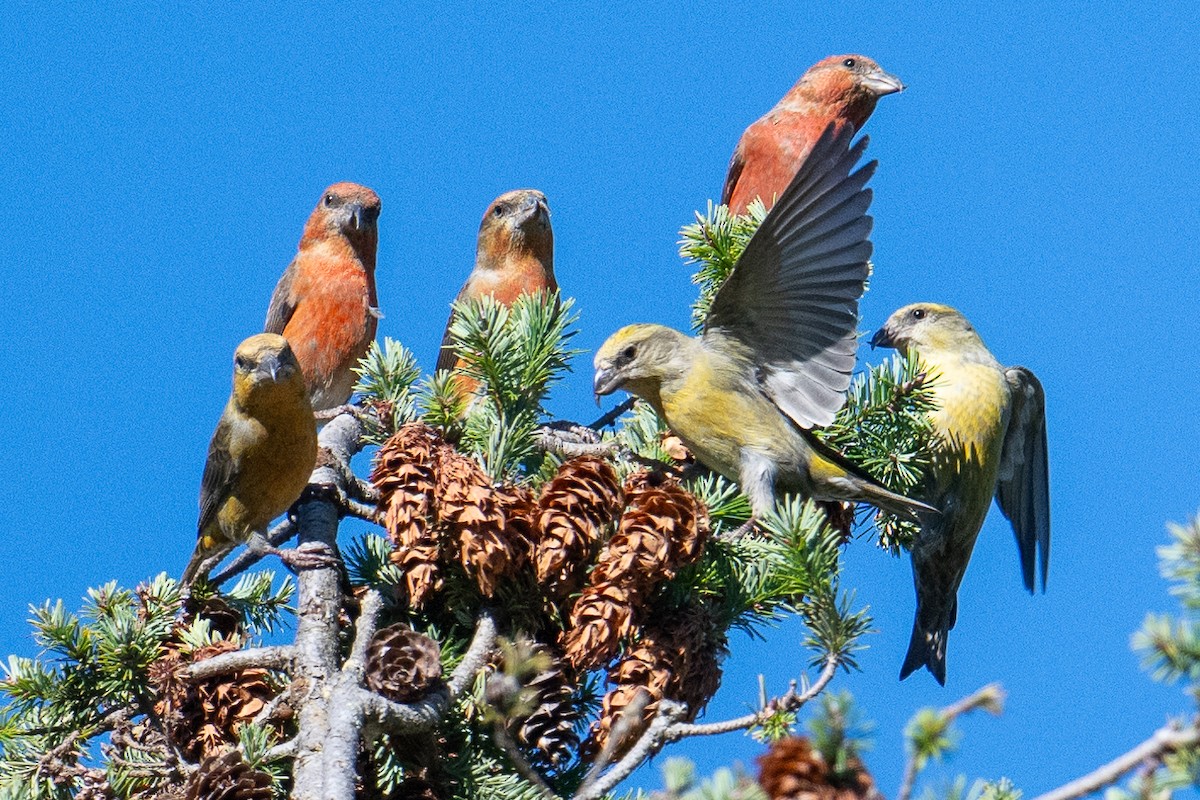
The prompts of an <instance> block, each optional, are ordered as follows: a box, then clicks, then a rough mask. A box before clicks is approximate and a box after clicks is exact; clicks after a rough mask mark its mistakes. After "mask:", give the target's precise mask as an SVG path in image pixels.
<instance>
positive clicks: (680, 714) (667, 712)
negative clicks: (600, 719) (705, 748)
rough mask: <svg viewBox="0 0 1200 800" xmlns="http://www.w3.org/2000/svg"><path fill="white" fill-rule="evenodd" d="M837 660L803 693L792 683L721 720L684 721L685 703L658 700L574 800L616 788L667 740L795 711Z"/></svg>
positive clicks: (756, 722)
mask: <svg viewBox="0 0 1200 800" xmlns="http://www.w3.org/2000/svg"><path fill="white" fill-rule="evenodd" d="M839 663H840V661H839V659H838V658H837V656H829V657H827V658H826V660H825V666H824V668H823V669H822V670H821V674H820V675H818V676H817V680H816V681H815V682H814V683H813V684H812V686H810V687H808V688H807V689H805V690H804V691H803V692H797V691H796V688H795V685H794V684H793V686H792V688H791V689H789V690H788V692H787V694H785V695H783V696H781V697H778V698H775V699H774V700H772V701H770V702H768V703H767V704H766V705H765V706H764V707H763V708H762V710H760V711H756V712H754V713H753V714H746V715H745V716H742V717H736V718H735V719H730V720H725V721H723V722H709V723H705V724H695V723H689V722H684V721H683V718H684V716H685V715H686V713H687V707H686V706H684V705H683V704H682V703H677V702H675V701H672V700H663V701H661V702H660V703H659V705H658V713H657V714H656V715H655V717H654V719H653V721H651V723H650V725H649V727H647V728H646V730H645V732H644V733H643V734H642V736H641V738H640V739H638V741H637V743H636V744H635V745H634V746H633V747H632V748H630V750H629V752H628V753H626V754H625V755H624V757H622V758H621V760H620V761H618V762H617V763H616V764H614V765H613V766H612V768H611V769H610V770H609V771H608V772H606V773H604V775H602V776H600V777H599V778H596V779H595V780H593V781H589V782H585V783H584V785H583V786H580V787H579V790H578V791H577V792H575V795H574V800H597V798H600V797H602V796H604V795H605V794H607V793H608V792H610V791H612V790H613V789H614V788H616V786H617V784H619V783H620V782H621V781H623V780H625V779H626V778H628V777H629V776H630V775H632V774H633V771H634V770H636V769H637V768H638V767H639V766H641V764H642V762H643V761H645V760H646V759H647V758H649V757H650V756H652V755H654V754H655V753H657V752H658V751H659V750H660V749H661V748H662V746H663V745H665V744H668V743H669V742H676V741H679V740H680V739H686V738H688V737H691V736H714V735H716V734H719V733H730V732H732V731H740V730H747V729H749V728H753V727H754V726H756V725H761V724H762V723H764V722H766V721H767V720H768V719H769V718H770V717H772V716H773V715H775V714H778V713H781V712H790V711H796V710H797V709H799V708H800V707H801V706H803V705H804V704H805V703H807V702H809V701H810V700H812V699H813V698H814V697H816V696H817V695H819V694H820V693H821V692H823V691H824V690H825V687H826V686H828V685H829V682H830V681H831V680H833V676H834V674H835V673H836V672H837V668H838V664H839Z"/></svg>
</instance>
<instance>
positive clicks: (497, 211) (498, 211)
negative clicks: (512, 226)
mask: <svg viewBox="0 0 1200 800" xmlns="http://www.w3.org/2000/svg"><path fill="white" fill-rule="evenodd" d="M492 216H493V217H502V216H504V206H492Z"/></svg>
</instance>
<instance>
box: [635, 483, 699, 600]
mask: <svg viewBox="0 0 1200 800" xmlns="http://www.w3.org/2000/svg"><path fill="white" fill-rule="evenodd" d="M625 496H626V498H627V499H626V509H625V513H624V514H622V515H621V531H622V532H624V531H625V530H626V529H627V528H628V529H629V530H630V531H645V532H646V534H648V535H656V536H660V537H662V538H663V539H665V540H666V541H668V542H669V543H670V545H671V552H670V557H669V559H668V560H667V562H666V569H667V570H668V571H669V575H668V577H669V576H670V575H673V574H674V569H675V568H677V567H680V566H683V565H684V564H691V563H694V562H695V561H696V560H698V559H699V558H700V555H701V554H702V553H703V552H704V544H705V542H706V541H708V536H709V533H710V526H709V521H708V509H707V508H705V507H704V504H703V503H701V502H700V500H699V499H698V498H697V497H696V496H695V495H693V494H692V493H691V492H689V491H687V490H686V489H684V488H683V487H682V486H680V485H679V482H678V481H677V480H675V479H674V478H671V477H668V476H665V475H663V474H662V473H658V472H639V473H635V474H634V475H631V476H630V477H629V479H628V480H627V481H626V482H625ZM614 538H615V537H614Z"/></svg>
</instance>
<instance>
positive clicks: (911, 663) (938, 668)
mask: <svg viewBox="0 0 1200 800" xmlns="http://www.w3.org/2000/svg"><path fill="white" fill-rule="evenodd" d="M917 570H918V566H917V564H916V561H915V560H914V563H913V571H914V575H916V572H917ZM930 582H933V583H936V576H924V577H918V580H917V581H916V583H917V615H916V619H914V620H913V629H912V637H911V638H910V639H909V640H908V652H907V653H906V654H905V655H904V664H903V665H902V666H901V667H900V680H904V679H905V678H907V677H908V676H909V675H911V674H912V673H914V672H916V671H917V670H918V669H920V668H921V667H925V668H926V669H928V670H929V673H930V674H931V675H933V677H934V680H936V681H937V682H938V683H939V684H941V685H942V686H945V685H946V640H947V639H948V638H949V637H950V629H951V628H953V627H954V623H955V618H956V617H957V616H958V598H957V596H956V593H955V592H954V590H953V589H951V590H950V591H949V593H948V594H944V593H941V592H938V591H936V590H937V587H936V586H926V585H923V584H927V583H930ZM922 589H924V590H925V591H924V592H923V591H922ZM930 590H934V591H933V594H932V595H930V594H929V592H930ZM922 594H924V595H925V596H922Z"/></svg>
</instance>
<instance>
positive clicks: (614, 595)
mask: <svg viewBox="0 0 1200 800" xmlns="http://www.w3.org/2000/svg"><path fill="white" fill-rule="evenodd" d="M632 600H633V598H632V596H631V595H630V593H629V591H628V590H627V589H625V588H624V587H622V586H618V585H617V584H615V583H602V584H599V585H596V586H589V587H588V588H587V589H585V590H584V592H583V594H582V595H581V596H580V598H579V600H578V601H577V602H576V603H575V607H574V608H573V609H572V610H571V627H570V630H567V631H564V632H563V637H562V639H563V651H564V652H565V654H566V657H567V661H568V662H570V664H571V666H573V667H575V668H576V669H578V670H589V669H594V668H596V667H599V666H601V665H603V664H604V663H605V662H607V661H608V660H609V659H610V658H612V657H613V656H614V655H616V653H617V649H618V648H619V647H620V645H621V640H623V639H626V638H628V637H629V635H630V634H631V633H632V632H633V604H632Z"/></svg>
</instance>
